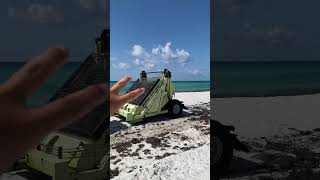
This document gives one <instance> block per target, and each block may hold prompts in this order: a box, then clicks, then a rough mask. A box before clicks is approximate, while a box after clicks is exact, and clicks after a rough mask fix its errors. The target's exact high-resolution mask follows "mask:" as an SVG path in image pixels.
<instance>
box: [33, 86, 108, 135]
mask: <svg viewBox="0 0 320 180" xmlns="http://www.w3.org/2000/svg"><path fill="white" fill-rule="evenodd" d="M108 92H109V88H108V86H107V85H105V84H99V85H93V86H89V87H87V88H85V89H83V90H80V91H78V92H76V93H73V94H71V95H68V96H66V97H64V98H62V99H58V100H56V101H54V102H52V103H50V104H48V105H47V106H45V107H43V108H39V109H35V110H34V114H35V116H36V118H35V119H36V120H37V119H38V121H37V122H34V124H36V126H38V127H46V129H47V130H54V129H57V128H62V127H64V126H66V125H69V124H71V123H73V122H75V121H76V120H79V119H81V118H82V117H83V116H85V115H86V114H87V113H89V112H90V111H92V110H93V109H94V108H95V107H97V106H98V105H101V104H102V103H103V102H106V101H107V93H108ZM106 108H107V107H106Z"/></svg>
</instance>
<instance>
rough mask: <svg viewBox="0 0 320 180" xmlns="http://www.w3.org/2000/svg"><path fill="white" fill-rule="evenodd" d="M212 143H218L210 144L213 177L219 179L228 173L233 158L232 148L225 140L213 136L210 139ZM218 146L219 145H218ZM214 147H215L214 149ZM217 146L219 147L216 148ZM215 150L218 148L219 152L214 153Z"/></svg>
mask: <svg viewBox="0 0 320 180" xmlns="http://www.w3.org/2000/svg"><path fill="white" fill-rule="evenodd" d="M211 138H212V140H213V141H215V140H216V141H219V142H216V143H212V144H211V148H210V149H211V150H210V151H211V160H210V161H211V168H212V170H213V171H212V172H213V176H215V177H220V176H222V175H226V174H227V173H228V171H229V168H230V164H231V161H232V157H233V147H232V146H231V144H230V143H228V142H227V141H226V139H224V138H221V137H219V136H216V135H214V136H213V137H211ZM218 144H219V145H218ZM214 146H215V147H214ZM218 146H219V147H218ZM215 148H220V150H219V151H220V152H217V151H215Z"/></svg>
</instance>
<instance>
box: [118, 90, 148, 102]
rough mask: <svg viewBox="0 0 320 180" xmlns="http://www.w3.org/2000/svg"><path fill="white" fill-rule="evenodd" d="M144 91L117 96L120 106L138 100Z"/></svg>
mask: <svg viewBox="0 0 320 180" xmlns="http://www.w3.org/2000/svg"><path fill="white" fill-rule="evenodd" d="M144 91H145V89H144V88H139V89H136V90H134V91H131V92H129V93H127V94H124V95H122V96H119V101H120V102H121V103H122V104H125V103H127V102H130V101H132V100H134V99H136V98H138V97H139V96H141V95H142V94H143V93H144Z"/></svg>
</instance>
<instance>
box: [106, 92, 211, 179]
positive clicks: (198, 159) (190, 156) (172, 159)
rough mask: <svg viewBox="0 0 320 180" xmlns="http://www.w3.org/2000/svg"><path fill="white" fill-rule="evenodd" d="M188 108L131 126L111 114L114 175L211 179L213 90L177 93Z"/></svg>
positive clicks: (132, 177)
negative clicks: (211, 102)
mask: <svg viewBox="0 0 320 180" xmlns="http://www.w3.org/2000/svg"><path fill="white" fill-rule="evenodd" d="M175 98H176V99H179V100H181V101H183V102H184V104H185V105H186V106H187V107H188V108H189V109H188V110H185V112H184V113H183V116H182V117H180V118H177V119H172V118H169V117H167V116H166V115H163V116H159V117H155V118H151V119H150V120H148V121H146V122H143V123H140V124H137V125H134V126H131V125H130V124H128V123H126V122H123V121H119V119H117V118H116V117H111V125H110V126H111V130H112V134H111V152H110V154H111V170H112V175H113V179H115V180H121V179H136V180H138V179H140V180H144V179H146V180H147V179H148V180H149V179H151V180H158V179H176V180H180V179H181V180H194V179H202V180H206V179H210V158H209V157H210V148H209V147H210V145H209V143H210V135H209V134H210V129H209V126H210V125H209V120H210V117H209V114H210V111H209V105H210V103H209V101H210V92H186V93H176V96H175Z"/></svg>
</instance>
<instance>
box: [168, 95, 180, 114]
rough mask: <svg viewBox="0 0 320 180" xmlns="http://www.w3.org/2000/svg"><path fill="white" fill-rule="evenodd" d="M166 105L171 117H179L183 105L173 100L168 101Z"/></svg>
mask: <svg viewBox="0 0 320 180" xmlns="http://www.w3.org/2000/svg"><path fill="white" fill-rule="evenodd" d="M168 105H169V106H168V113H169V115H170V116H171V117H173V118H177V117H179V116H181V114H182V111H183V104H182V103H181V102H180V101H178V100H176V99H173V100H171V101H169V104H168Z"/></svg>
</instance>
